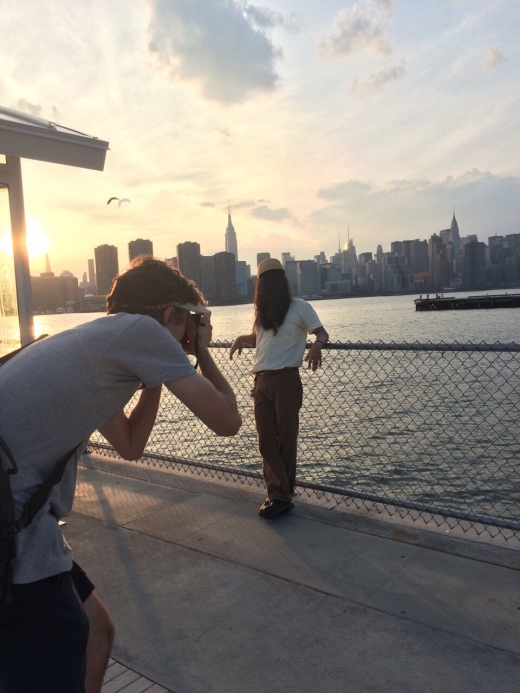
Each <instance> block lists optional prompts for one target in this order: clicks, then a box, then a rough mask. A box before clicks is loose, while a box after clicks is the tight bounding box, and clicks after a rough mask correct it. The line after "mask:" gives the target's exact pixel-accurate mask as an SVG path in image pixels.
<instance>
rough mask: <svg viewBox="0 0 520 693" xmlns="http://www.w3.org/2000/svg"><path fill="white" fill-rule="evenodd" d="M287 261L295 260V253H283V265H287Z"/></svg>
mask: <svg viewBox="0 0 520 693" xmlns="http://www.w3.org/2000/svg"><path fill="white" fill-rule="evenodd" d="M286 262H294V255H291V253H282V265H285V263H286Z"/></svg>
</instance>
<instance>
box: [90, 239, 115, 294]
mask: <svg viewBox="0 0 520 693" xmlns="http://www.w3.org/2000/svg"><path fill="white" fill-rule="evenodd" d="M94 258H95V261H96V279H97V289H98V294H99V295H100V296H106V295H107V294H108V293H109V291H110V288H111V286H112V280H113V279H114V277H115V276H116V274H117V273H118V272H119V262H118V258H117V248H116V246H115V245H108V244H106V243H105V244H103V245H98V247H97V248H94Z"/></svg>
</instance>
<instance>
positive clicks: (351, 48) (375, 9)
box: [317, 0, 394, 59]
mask: <svg viewBox="0 0 520 693" xmlns="http://www.w3.org/2000/svg"><path fill="white" fill-rule="evenodd" d="M393 6H394V2H393V0H361V1H360V2H359V3H357V4H355V5H354V6H353V7H352V9H344V10H340V12H338V14H337V15H336V17H335V18H334V22H333V27H332V34H331V35H329V36H325V37H324V38H322V39H321V40H320V41H318V44H317V48H318V53H319V55H321V57H323V58H325V59H334V58H340V57H342V56H346V55H351V54H352V53H355V52H357V51H363V50H367V51H369V52H370V53H373V54H374V55H377V56H380V57H385V58H386V57H388V56H389V55H391V54H392V49H391V47H390V44H389V42H388V39H387V37H386V33H385V32H386V28H387V25H388V23H389V22H390V19H391V18H392V14H393Z"/></svg>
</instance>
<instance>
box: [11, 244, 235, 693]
mask: <svg viewBox="0 0 520 693" xmlns="http://www.w3.org/2000/svg"><path fill="white" fill-rule="evenodd" d="M107 308H108V313H109V315H108V316H105V317H101V318H99V319H98V320H94V321H92V322H89V323H86V324H83V325H80V326H79V327H76V328H74V329H72V330H67V331H65V332H62V333H60V334H57V335H55V336H53V337H50V338H48V339H44V340H42V341H39V342H36V343H34V344H32V345H31V346H29V347H28V348H27V349H24V350H23V351H21V352H20V353H19V354H17V355H16V356H15V357H14V358H12V359H11V360H10V361H8V362H7V363H6V364H4V365H3V366H2V368H1V369H0V411H1V418H0V435H1V436H2V437H3V438H4V440H5V441H6V443H7V445H8V446H9V449H10V450H11V453H12V455H13V457H14V459H15V460H16V461H17V463H18V473H17V474H15V475H13V476H12V477H11V488H12V491H13V495H14V499H15V507H16V512H17V514H19V513H20V512H21V509H22V507H23V505H24V503H25V502H26V501H27V500H28V499H29V498H30V497H31V496H32V494H33V493H34V491H35V489H36V488H38V487H39V486H41V484H42V483H43V481H45V479H46V478H47V477H48V476H49V475H50V474H51V472H52V471H53V470H54V469H55V467H56V465H57V463H58V462H59V460H61V459H62V458H63V457H64V456H65V455H66V454H67V451H70V450H71V449H73V448H74V447H75V446H76V445H78V443H81V442H82V441H83V442H82V444H81V445H80V447H79V448H78V449H77V451H76V453H75V454H74V458H73V459H72V460H71V461H70V462H69V463H68V465H67V467H66V470H65V473H64V475H63V478H62V480H61V481H60V482H59V484H57V485H56V486H54V488H53V490H52V492H51V493H50V495H49V498H48V500H47V502H46V503H45V504H44V506H43V507H42V508H41V510H40V512H39V513H38V514H37V515H36V517H35V518H34V520H33V522H32V523H31V524H30V525H29V527H27V528H26V529H23V530H21V531H20V532H19V533H18V535H17V537H16V558H15V560H14V564H13V583H14V584H13V595H14V598H13V603H12V605H10V606H7V607H3V608H2V609H1V610H0V690H2V691H21V690H23V691H29V690H30V691H32V690H34V691H38V693H47V691H48V692H49V693H56V691H67V692H68V693H69V692H70V693H76V692H77V693H83V692H84V691H85V690H86V693H97V692H99V691H101V685H102V681H103V675H104V672H105V669H106V665H107V663H108V658H109V655H110V650H111V647H112V642H113V637H114V634H113V626H112V623H111V620H110V617H109V615H108V613H107V611H106V609H105V607H104V606H103V604H102V602H101V601H100V600H99V598H98V597H97V596H96V594H95V592H93V585H92V583H91V582H90V581H89V579H88V578H87V576H86V575H85V573H84V572H83V571H82V570H81V568H79V566H77V565H76V564H73V561H72V552H71V550H70V548H69V546H68V545H67V544H66V542H65V541H64V538H63V536H62V533H61V530H60V527H59V525H58V519H59V518H61V517H64V516H66V515H67V514H68V513H69V512H70V510H71V508H72V502H73V498H74V488H75V483H76V468H77V460H78V457H79V455H80V454H81V453H82V451H83V450H84V448H85V446H86V444H87V441H88V439H89V436H90V435H91V433H92V432H93V431H95V430H96V429H97V430H99V431H100V432H101V433H102V434H103V435H104V436H105V438H106V439H107V440H108V441H109V442H110V443H111V445H112V446H113V447H114V448H115V450H116V451H117V452H118V453H119V454H120V455H121V456H122V457H123V458H125V459H129V460H135V459H139V458H140V457H141V456H142V454H143V451H144V448H145V445H146V443H147V441H148V438H149V435H150V432H151V430H152V428H153V425H154V423H155V418H156V415H157V409H158V406H159V400H160V393H161V387H162V385H163V384H164V385H166V387H167V388H168V389H169V390H170V391H171V392H172V393H173V394H174V395H175V396H176V397H177V398H178V399H179V400H180V401H181V402H183V403H184V404H185V405H186V406H187V407H188V408H189V409H190V410H191V411H192V412H193V414H194V415H195V416H197V417H198V418H199V419H201V421H203V422H204V423H205V424H206V425H207V426H208V428H210V429H211V430H212V431H214V432H215V433H216V434H217V435H222V436H232V435H235V434H236V433H237V432H238V430H239V428H240V425H241V418H240V416H239V413H238V409H237V405H236V399H235V395H234V393H233V391H232V389H231V387H230V386H229V384H228V383H227V381H226V380H225V378H224V377H223V376H222V374H221V373H220V371H219V370H218V368H217V366H216V365H215V363H214V361H213V359H212V357H211V355H210V353H209V349H208V344H209V342H210V340H211V336H212V326H211V322H210V317H211V313H210V312H209V310H208V309H207V308H206V307H205V306H204V299H203V297H202V295H201V294H200V292H199V291H198V289H197V288H196V287H195V285H194V284H193V282H191V281H189V280H187V279H186V278H185V277H183V276H182V274H180V272H178V271H177V270H175V269H171V268H170V267H168V266H167V265H166V264H165V263H164V262H161V261H159V260H156V259H154V258H151V257H147V256H141V257H139V258H136V260H134V262H133V263H132V265H131V267H130V269H129V270H128V271H126V272H124V273H122V274H121V275H119V276H118V277H116V279H115V280H114V283H113V286H112V290H111V292H110V294H109V295H108V296H107ZM195 334H196V335H197V339H195ZM197 341H198V354H197V356H198V361H199V366H200V373H198V372H197V371H195V370H194V368H193V365H192V364H191V362H190V360H189V358H188V356H187V354H189V353H192V348H193V344H194V343H196V342H197ZM141 385H144V386H145V387H144V389H143V390H142V391H141V394H140V396H139V400H138V402H137V404H136V405H135V407H134V408H133V410H132V411H131V412H130V413H129V414H128V415H127V414H125V413H124V407H125V405H126V404H127V403H128V401H129V400H130V399H131V397H132V396H133V395H134V394H135V392H136V391H137V390H138V389H139V388H140V387H141ZM0 464H3V465H4V466H5V465H7V461H6V460H5V459H4V458H3V457H2V456H1V455H0ZM40 594H41V597H39V595H40ZM78 594H79V596H80V599H81V601H82V602H83V606H82V608H80V609H78V597H77V595H78ZM49 632H52V633H53V637H52V638H49V637H46V635H45V634H46V633H49ZM85 686H86V688H85Z"/></svg>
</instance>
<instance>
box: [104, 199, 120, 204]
mask: <svg viewBox="0 0 520 693" xmlns="http://www.w3.org/2000/svg"><path fill="white" fill-rule="evenodd" d="M112 200H119V197H111V198H110V199H109V200H108V202H107V205H109V204H110V203H111V202H112Z"/></svg>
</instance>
